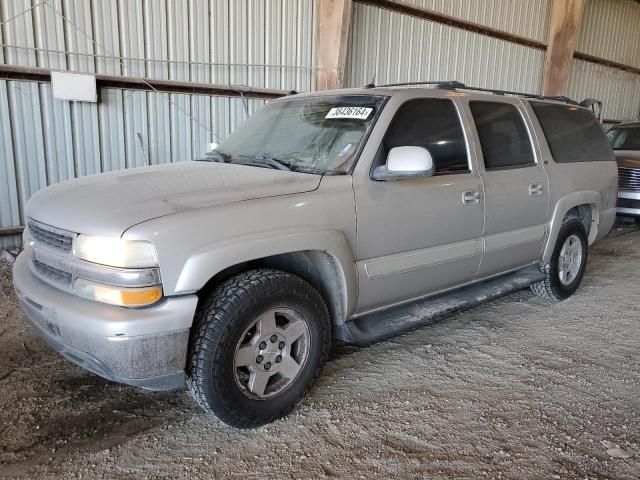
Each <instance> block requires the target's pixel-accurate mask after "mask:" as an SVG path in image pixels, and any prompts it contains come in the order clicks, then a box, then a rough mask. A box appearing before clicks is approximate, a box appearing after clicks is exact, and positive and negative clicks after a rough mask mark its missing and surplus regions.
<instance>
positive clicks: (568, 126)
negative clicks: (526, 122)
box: [530, 102, 613, 163]
mask: <svg viewBox="0 0 640 480" xmlns="http://www.w3.org/2000/svg"><path fill="white" fill-rule="evenodd" d="M530 103H531V106H532V107H533V111H534V112H535V114H536V117H538V121H539V122H540V125H541V126H542V130H543V131H544V135H545V137H547V143H548V144H549V149H550V150H551V155H552V156H553V159H554V160H555V161H556V162H560V163H562V162H589V161H599V160H612V159H613V152H612V151H611V147H610V146H609V142H607V137H606V136H605V134H604V131H603V130H602V126H601V125H600V122H598V120H597V119H596V117H595V116H594V115H593V113H592V112H591V110H587V109H586V108H582V107H576V106H573V105H558V104H554V103H542V102H530Z"/></svg>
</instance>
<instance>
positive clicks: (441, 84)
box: [364, 80, 464, 90]
mask: <svg viewBox="0 0 640 480" xmlns="http://www.w3.org/2000/svg"><path fill="white" fill-rule="evenodd" d="M410 85H435V86H436V88H442V89H445V90H454V89H456V88H464V83H460V82H456V81H455V80H444V81H432V82H401V83H386V84H384V85H375V84H373V83H368V84H366V85H365V86H364V88H376V87H408V86H410Z"/></svg>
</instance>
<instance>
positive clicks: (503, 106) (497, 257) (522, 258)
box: [468, 99, 548, 277]
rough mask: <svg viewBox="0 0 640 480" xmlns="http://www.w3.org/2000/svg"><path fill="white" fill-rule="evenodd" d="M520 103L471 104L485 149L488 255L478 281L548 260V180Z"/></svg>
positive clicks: (483, 151)
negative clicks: (545, 257) (545, 249)
mask: <svg viewBox="0 0 640 480" xmlns="http://www.w3.org/2000/svg"><path fill="white" fill-rule="evenodd" d="M519 102H520V101H519V100H517V99H513V100H509V99H505V100H503V101H484V100H482V101H473V100H472V101H470V102H469V103H468V106H469V110H470V113H471V117H472V118H473V123H474V124H475V127H476V133H477V137H478V141H479V143H480V146H481V153H482V154H481V158H482V159H483V162H480V164H481V165H480V175H481V177H482V181H483V184H484V191H485V227H484V253H483V256H482V263H481V266H480V271H479V272H478V277H486V276H490V275H494V274H497V273H502V272H505V271H507V270H511V269H514V268H518V267H521V266H524V265H527V264H531V263H533V262H535V261H536V260H539V259H540V258H541V257H542V249H543V243H544V239H545V235H546V222H547V212H548V179H547V174H546V172H545V170H544V168H543V167H542V165H541V164H540V163H541V162H538V161H536V155H535V153H534V148H533V143H532V139H531V136H530V135H529V129H528V128H527V124H526V122H525V120H524V117H523V115H522V110H521V108H522V106H521V104H520V103H519Z"/></svg>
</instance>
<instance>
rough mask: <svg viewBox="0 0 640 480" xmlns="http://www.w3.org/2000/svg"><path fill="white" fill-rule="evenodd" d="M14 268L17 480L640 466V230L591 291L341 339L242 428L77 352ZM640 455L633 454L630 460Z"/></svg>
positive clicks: (0, 269) (6, 433) (6, 393)
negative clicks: (288, 392)
mask: <svg viewBox="0 0 640 480" xmlns="http://www.w3.org/2000/svg"><path fill="white" fill-rule="evenodd" d="M10 273H11V272H10V266H9V264H0V478H29V479H38V478H118V479H123V478H124V479H126V478H153V479H156V478H230V477H231V478H234V477H237V478H261V479H268V478H276V477H277V478H327V477H338V478H340V477H346V478H372V477H381V478H514V479H526V478H545V479H549V478H563V479H564V478H579V479H585V478H588V479H591V478H599V479H600V478H617V479H623V478H624V479H638V478H640V357H639V355H638V354H639V352H640V329H639V319H640V315H639V314H638V311H639V309H640V288H638V285H639V284H640V231H638V230H635V229H632V228H629V227H627V228H626V229H624V230H618V231H615V232H614V233H613V234H612V236H611V237H610V238H609V239H607V240H606V241H604V242H602V243H600V244H598V245H597V246H596V248H595V249H593V250H592V254H591V257H590V262H589V268H588V271H587V275H586V277H585V279H584V282H583V285H582V287H581V289H580V290H579V291H578V293H577V294H576V295H574V296H573V297H572V298H570V299H569V300H567V301H565V302H563V303H560V304H550V303H547V302H545V301H543V300H540V299H538V298H537V297H534V296H533V295H532V294H531V293H530V292H529V291H523V292H519V293H516V294H513V295H510V296H508V297H505V298H503V299H501V300H499V301H496V302H493V303H490V304H487V305H484V306H481V307H478V308H476V309H474V310H471V311H468V312H466V313H462V314H459V315H456V316H453V317H451V318H449V319H447V320H445V321H443V322H440V323H438V324H436V325H433V326H431V327H428V328H424V329H422V330H420V331H417V332H414V333H412V334H409V335H405V336H402V337H399V338H396V339H394V340H393V341H387V342H383V343H379V344H377V345H375V346H372V347H370V348H365V349H355V348H341V349H340V350H339V351H338V352H336V354H335V355H334V358H333V359H332V360H331V361H330V362H329V364H328V365H327V367H326V370H325V372H324V374H323V376H322V377H321V379H320V382H319V385H318V386H317V387H316V388H315V389H314V391H313V392H312V394H311V395H310V397H309V398H308V399H307V400H306V401H305V402H304V403H303V404H302V405H301V406H300V407H299V408H298V409H297V410H296V411H295V412H294V413H293V415H292V416H290V417H289V418H286V419H283V420H281V421H278V422H275V423H274V424H271V425H269V426H267V427H263V428H260V429H258V430H254V431H236V430H233V429H231V428H228V427H225V426H223V425H220V424H218V423H217V422H215V421H214V420H211V419H210V418H207V417H205V416H204V415H202V414H201V413H200V412H199V410H198V408H197V407H196V406H195V404H194V403H193V401H192V400H191V399H190V397H189V396H188V394H186V393H184V392H182V393H175V392H170V393H149V392H143V391H139V390H136V389H134V388H130V387H126V386H121V385H116V384H113V383H110V382H107V381H104V380H102V379H100V378H98V377H96V376H94V375H92V374H90V373H87V372H85V371H83V370H81V369H80V368H78V367H76V366H74V365H72V364H70V363H68V362H67V361H65V360H64V359H62V358H61V357H59V356H58V355H57V354H55V353H54V352H53V351H51V350H50V349H49V348H48V347H47V346H45V345H44V344H43V343H42V342H41V341H39V340H38V339H37V338H36V337H34V335H33V334H32V333H31V331H30V329H29V328H28V326H27V325H26V323H25V321H24V319H23V318H22V314H21V313H20V311H19V309H18V307H17V304H16V300H15V297H14V294H13V291H12V289H11V286H10ZM622 457H628V458H622Z"/></svg>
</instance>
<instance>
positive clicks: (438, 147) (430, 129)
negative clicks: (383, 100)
mask: <svg viewBox="0 0 640 480" xmlns="http://www.w3.org/2000/svg"><path fill="white" fill-rule="evenodd" d="M394 147H425V148H426V149H427V150H429V153H431V156H432V157H433V163H434V166H435V173H436V174H447V173H461V172H468V171H469V162H468V160H467V148H466V143H465V141H464V134H463V132H462V126H461V125H460V119H459V118H458V113H457V111H456V108H455V106H454V104H453V102H452V101H451V100H446V99H433V98H429V99H417V100H410V101H408V102H406V103H405V104H403V105H402V106H401V107H400V108H399V109H398V112H397V113H396V116H395V117H394V119H393V120H392V122H391V124H390V125H389V128H388V130H387V134H386V135H385V138H384V140H383V142H382V146H381V149H380V151H379V152H378V164H382V163H383V162H384V161H385V159H386V158H387V155H388V153H389V150H391V149H392V148H394Z"/></svg>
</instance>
